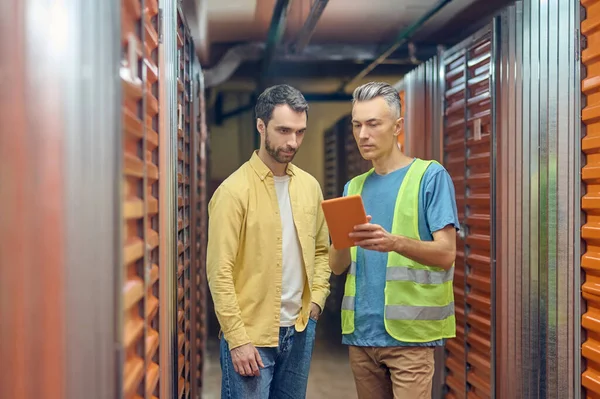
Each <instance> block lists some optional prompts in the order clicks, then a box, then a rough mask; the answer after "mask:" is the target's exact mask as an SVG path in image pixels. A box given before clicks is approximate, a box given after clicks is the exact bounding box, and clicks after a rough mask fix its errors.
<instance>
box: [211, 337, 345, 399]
mask: <svg viewBox="0 0 600 399" xmlns="http://www.w3.org/2000/svg"><path fill="white" fill-rule="evenodd" d="M319 327H321V328H319V329H318V330H317V342H316V343H315V349H314V352H313V358H312V363H311V367H310V375H309V380H308V392H307V395H306V398H307V399H321V398H324V399H338V398H340V399H357V395H356V389H355V386H354V379H353V378H352V371H351V370H350V365H349V364H348V351H347V348H346V347H345V346H343V345H341V344H340V341H341V338H340V337H339V335H338V336H335V335H334V336H332V335H331V334H330V333H328V332H327V330H329V328H326V327H325V326H323V325H320V326H319ZM211 338H212V339H211V340H209V341H208V342H207V353H206V357H205V359H206V363H205V369H204V381H203V385H204V388H203V393H202V398H203V399H220V398H221V394H220V390H221V368H220V365H219V346H218V345H219V342H218V340H217V339H216V338H215V337H211Z"/></svg>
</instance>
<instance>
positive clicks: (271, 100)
mask: <svg viewBox="0 0 600 399" xmlns="http://www.w3.org/2000/svg"><path fill="white" fill-rule="evenodd" d="M278 105H288V106H289V107H290V108H291V109H293V110H294V111H296V112H306V115H307V116H308V103H307V102H306V99H305V98H304V96H303V95H302V93H300V91H299V90H298V89H296V88H294V87H292V86H289V85H286V84H282V85H276V86H271V87H269V88H268V89H266V90H265V91H263V92H262V93H261V95H260V96H258V100H257V101H256V107H255V108H254V112H255V114H256V118H257V119H258V118H260V119H262V121H263V122H264V123H265V126H266V125H268V124H269V121H270V120H271V118H272V117H273V110H274V109H275V107H276V106H278Z"/></svg>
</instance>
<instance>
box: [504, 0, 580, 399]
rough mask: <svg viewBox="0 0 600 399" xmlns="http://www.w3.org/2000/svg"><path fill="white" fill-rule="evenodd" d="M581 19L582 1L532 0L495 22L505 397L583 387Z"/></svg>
mask: <svg viewBox="0 0 600 399" xmlns="http://www.w3.org/2000/svg"><path fill="white" fill-rule="evenodd" d="M578 21H579V2H578V1H575V0H560V1H559V0H554V1H547V2H537V1H533V0H528V1H523V2H517V3H516V5H515V6H513V7H510V8H508V9H507V10H505V11H504V12H503V13H502V15H501V19H500V21H499V24H498V31H497V34H499V41H500V46H499V63H498V65H497V69H498V74H497V75H496V76H497V77H498V79H497V83H496V86H495V87H496V91H497V93H498V95H497V99H498V103H497V106H498V108H497V112H496V115H497V116H498V118H497V127H496V129H497V130H498V135H497V138H498V141H497V154H498V160H499V167H498V168H497V170H498V172H497V173H498V178H497V192H498V193H499V195H498V199H497V204H496V209H497V212H498V213H499V217H498V221H497V225H496V232H497V237H498V241H497V254H496V264H497V267H496V270H497V274H496V279H497V281H498V283H497V284H498V300H497V309H498V310H497V314H498V319H497V334H498V338H497V339H498V345H497V348H498V354H497V358H498V371H497V373H498V374H497V375H498V377H497V380H498V381H499V382H500V383H499V384H498V387H497V391H496V393H497V396H498V397H502V398H504V397H540V398H577V397H580V394H581V392H580V388H579V386H580V382H579V379H580V374H579V361H580V353H579V342H580V338H579V332H580V324H579V317H578V315H579V314H580V309H579V301H580V298H579V288H578V287H579V267H578V261H579V252H580V240H579V231H580V230H579V226H580V220H579V219H580V214H579V210H578V209H577V208H578V205H577V204H578V202H579V200H580V194H579V193H580V180H579V179H580V178H579V164H580V158H581V155H580V145H581V141H580V140H581V136H580V128H581V125H580V122H581V120H580V111H579V110H580V108H579V101H580V82H579V60H578V55H579V49H578V47H577V46H578V31H577V30H578V26H579V25H578V24H579V22H578ZM584 112H585V111H584ZM583 177H584V179H585V178H586V176H585V170H584V172H583ZM584 206H585V199H584ZM584 234H585V228H584ZM584 320H585V317H584Z"/></svg>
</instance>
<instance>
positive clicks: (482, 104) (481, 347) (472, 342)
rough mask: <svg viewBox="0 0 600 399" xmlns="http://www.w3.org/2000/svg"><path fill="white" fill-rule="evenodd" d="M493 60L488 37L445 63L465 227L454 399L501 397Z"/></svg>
mask: <svg viewBox="0 0 600 399" xmlns="http://www.w3.org/2000/svg"><path fill="white" fill-rule="evenodd" d="M491 55H492V41H491V31H490V30H489V29H486V30H484V31H482V32H480V33H479V34H477V35H476V36H474V37H472V38H470V39H468V40H467V41H465V42H463V43H462V44H461V45H459V46H457V48H456V49H454V50H450V51H448V52H447V53H446V54H445V56H444V58H443V68H444V72H445V81H446V87H445V118H444V119H445V121H444V165H445V166H446V168H447V169H448V172H449V173H450V175H451V176H452V179H453V181H454V186H455V190H456V199H457V207H458V213H459V220H460V221H461V224H462V226H461V232H460V234H459V235H458V236H457V256H456V263H455V275H454V295H455V309H456V323H457V334H456V339H452V340H449V341H448V342H447V344H446V353H447V358H446V387H447V397H449V398H464V397H467V396H468V397H476V398H489V397H492V396H493V393H492V386H493V385H492V381H493V376H492V375H491V370H492V367H491V362H492V344H491V337H492V333H491V329H492V319H493V312H492V283H491V276H492V268H491V258H492V234H491V223H490V221H491V219H492V203H491V187H492V174H491V162H492V159H491V154H492V151H491V150H492V123H491V121H492V119H491V109H492V106H491V105H492V104H491V96H490V87H491V85H490V65H491Z"/></svg>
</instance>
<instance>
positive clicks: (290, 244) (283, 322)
mask: <svg viewBox="0 0 600 399" xmlns="http://www.w3.org/2000/svg"><path fill="white" fill-rule="evenodd" d="M273 179H274V180H275V191H276V192H277V200H278V202H279V214H280V216H281V241H282V247H281V249H282V251H281V252H282V257H283V259H282V273H281V314H280V326H281V327H291V326H293V325H294V324H295V323H296V319H297V318H298V315H299V314H300V309H301V308H302V291H304V283H305V280H306V274H305V273H304V262H303V260H302V249H301V247H300V241H299V240H298V233H297V231H296V225H295V224H294V218H293V217H292V204H291V202H290V191H289V187H290V177H289V176H287V175H286V176H273Z"/></svg>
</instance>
